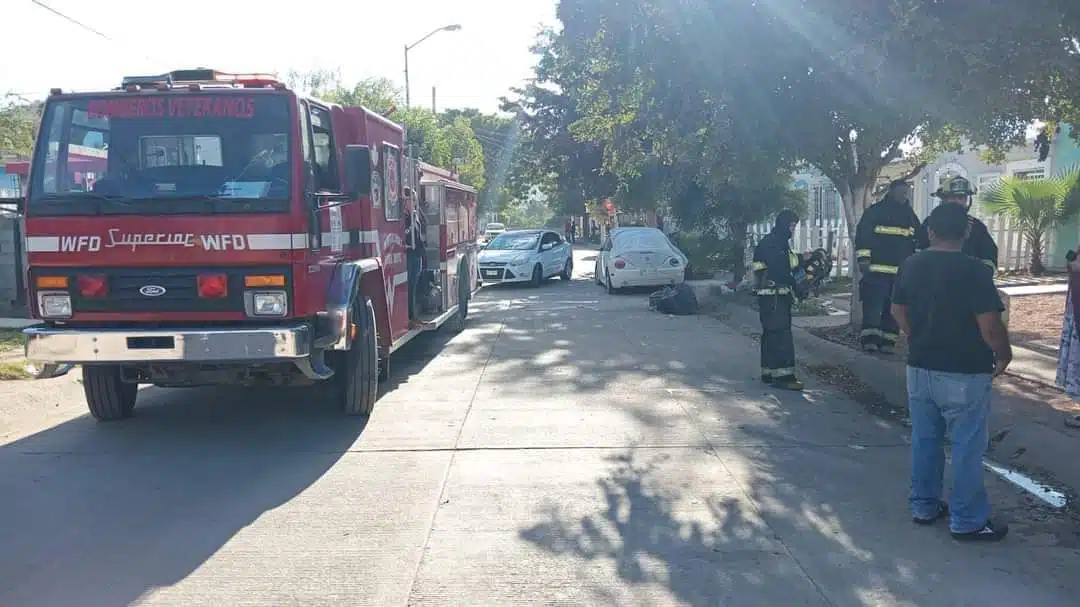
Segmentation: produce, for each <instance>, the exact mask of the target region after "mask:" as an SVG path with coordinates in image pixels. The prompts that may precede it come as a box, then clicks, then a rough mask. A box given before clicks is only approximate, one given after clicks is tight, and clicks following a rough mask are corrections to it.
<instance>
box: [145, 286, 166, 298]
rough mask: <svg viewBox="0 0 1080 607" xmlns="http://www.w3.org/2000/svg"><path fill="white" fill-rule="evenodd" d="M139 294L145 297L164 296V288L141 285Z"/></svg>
mask: <svg viewBox="0 0 1080 607" xmlns="http://www.w3.org/2000/svg"><path fill="white" fill-rule="evenodd" d="M139 293H142V294H143V295H145V296H147V297H161V296H162V295H164V294H165V287H162V286H159V285H143V286H142V287H139Z"/></svg>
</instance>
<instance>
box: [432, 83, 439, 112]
mask: <svg viewBox="0 0 1080 607" xmlns="http://www.w3.org/2000/svg"><path fill="white" fill-rule="evenodd" d="M431 113H432V114H435V115H438V114H439V112H437V111H436V110H435V87H431Z"/></svg>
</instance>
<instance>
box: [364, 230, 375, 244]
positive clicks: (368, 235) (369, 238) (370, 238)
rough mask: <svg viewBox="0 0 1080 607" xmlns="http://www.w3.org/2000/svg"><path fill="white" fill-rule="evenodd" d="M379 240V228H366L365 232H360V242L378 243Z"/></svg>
mask: <svg viewBox="0 0 1080 607" xmlns="http://www.w3.org/2000/svg"><path fill="white" fill-rule="evenodd" d="M378 242H379V231H378V230H365V231H363V232H360V244H378Z"/></svg>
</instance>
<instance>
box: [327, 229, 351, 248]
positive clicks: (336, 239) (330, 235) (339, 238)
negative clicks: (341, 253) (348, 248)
mask: <svg viewBox="0 0 1080 607" xmlns="http://www.w3.org/2000/svg"><path fill="white" fill-rule="evenodd" d="M321 244H322V246H323V247H331V248H333V247H344V246H345V245H347V244H349V233H348V232H323V233H322V243H321Z"/></svg>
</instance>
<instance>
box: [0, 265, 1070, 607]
mask: <svg viewBox="0 0 1080 607" xmlns="http://www.w3.org/2000/svg"><path fill="white" fill-rule="evenodd" d="M577 267H578V279H577V280H575V281H572V282H571V283H569V284H566V283H560V282H559V281H553V282H552V283H550V284H547V285H545V286H543V287H542V288H540V289H538V290H531V289H524V288H523V289H512V288H497V289H485V290H484V291H483V292H482V294H481V295H480V297H479V299H478V301H477V302H476V305H475V306H474V310H475V316H474V317H473V318H472V319H471V321H470V324H469V328H468V329H467V330H466V331H465V332H464V333H461V334H459V335H457V336H432V338H431V339H428V340H426V341H423V342H420V343H417V344H415V346H416V347H413V348H409V349H408V350H407V351H406V352H404V353H403V354H402V356H399V357H397V358H396V359H395V360H394V365H395V370H394V378H395V383H394V385H391V386H387V389H386V392H385V395H384V396H383V397H382V399H381V400H380V401H379V404H378V407H377V409H376V412H375V414H374V415H373V416H372V418H371V419H370V421H368V422H367V423H363V422H361V421H357V420H344V419H342V418H340V417H338V416H337V414H336V412H335V410H334V408H333V406H332V405H331V404H330V403H328V402H324V401H322V400H320V399H319V398H317V397H313V396H312V394H311V393H307V392H301V391H280V390H279V391H266V390H258V391H256V390H203V389H199V390H173V391H167V390H160V389H156V388H147V389H145V390H144V391H143V392H142V393H141V395H140V405H139V408H138V409H137V412H138V416H137V417H136V418H135V419H132V420H130V421H128V422H124V423H120V424H96V423H94V422H93V421H91V420H90V419H88V418H87V417H86V416H85V415H84V409H83V404H82V396H81V388H80V386H79V385H78V383H77V382H76V381H75V379H73V378H61V379H57V380H50V381H47V382H37V383H19V384H10V383H9V384H3V388H2V391H3V398H2V399H0V445H2V446H0V546H2V550H0V605H4V606H12V607H15V606H30V607H49V606H53V605H57V606H60V605H62V606H70V605H79V606H80V607H94V606H99V605H100V606H118V605H127V604H132V603H135V604H147V605H230V606H233V605H273V606H287V605H303V606H308V605H347V606H350V607H351V606H357V605H373V606H378V607H386V606H391V607H393V606H404V605H418V606H419V605H432V606H439V607H442V606H455V605H462V606H469V607H475V606H478V605H482V606H485V607H486V606H498V605H560V604H561V605H634V606H636V605H650V606H651V605H694V606H709V607H712V606H717V605H735V606H744V605H747V606H758V605H760V606H763V607H776V606H785V607H786V606H796V605H800V606H801V605H919V606H939V605H941V606H944V605H995V606H997V605H1001V606H1026V605H1039V606H1040V607H1054V606H1057V605H1062V606H1066V605H1072V606H1075V605H1076V597H1077V596H1080V576H1078V575H1077V572H1078V571H1080V553H1078V552H1077V546H1078V545H1080V536H1078V535H1077V528H1076V527H1075V525H1074V524H1073V523H1072V522H1071V521H1069V520H1065V519H1064V518H1062V517H1061V516H1060V515H1058V514H1056V513H1053V512H1051V511H1048V510H1045V509H1042V508H1040V507H1039V506H1037V505H1035V504H1034V503H1033V502H1032V500H1030V499H1029V498H1026V497H1024V496H1023V495H1021V494H1020V493H1018V492H1017V491H1014V490H1013V489H1012V488H1011V487H1009V486H1006V485H1005V484H1004V483H1002V482H1001V481H997V480H994V479H992V480H991V490H992V493H993V496H994V499H995V501H996V503H998V504H1000V505H1001V507H1002V511H1003V514H1004V515H1006V516H1008V517H1010V518H1012V519H1013V527H1014V533H1013V535H1012V536H1011V537H1010V538H1009V540H1008V541H1007V542H1005V543H1004V544H999V545H992V546H991V545H979V546H972V545H961V544H956V543H954V542H953V541H952V540H951V539H950V538H949V537H948V535H947V533H946V530H945V529H944V527H937V528H930V529H925V528H915V527H913V526H912V525H911V523H910V522H909V520H908V517H907V512H906V509H905V504H904V496H905V492H906V485H907V482H906V474H907V464H906V458H907V446H906V441H905V440H904V432H903V430H902V429H901V428H899V427H895V426H892V425H890V424H888V423H886V422H883V421H880V420H877V419H875V418H873V417H870V416H869V415H868V414H866V413H865V412H864V411H863V409H862V408H861V407H860V406H859V405H858V404H855V403H853V402H851V401H849V400H846V399H845V398H843V397H841V396H839V395H838V394H836V393H835V392H833V391H831V389H829V388H827V387H823V386H819V385H814V384H813V383H811V385H810V390H808V391H807V393H806V394H805V395H797V394H776V395H774V394H771V393H769V392H768V391H765V390H763V389H762V387H761V386H760V385H759V384H758V383H757V379H756V377H757V372H758V369H757V350H756V346H755V345H754V343H753V342H751V341H750V340H749V339H747V338H746V337H744V336H742V335H740V334H737V333H735V332H734V331H732V330H731V329H729V328H726V327H725V326H724V325H723V324H721V323H720V322H719V321H715V320H710V319H708V318H707V317H693V318H667V317H663V316H661V315H658V314H655V313H650V312H648V311H646V310H645V297H644V295H642V294H637V295H623V296H614V297H611V296H607V295H605V294H603V292H602V291H601V290H600V289H599V287H596V286H595V285H593V284H592V282H591V275H590V274H589V272H591V269H592V258H591V253H590V252H588V251H580V252H578V254H577ZM586 271H588V272H586ZM443 342H446V346H445V347H443V348H441V349H440V348H439V345H440V343H443Z"/></svg>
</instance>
